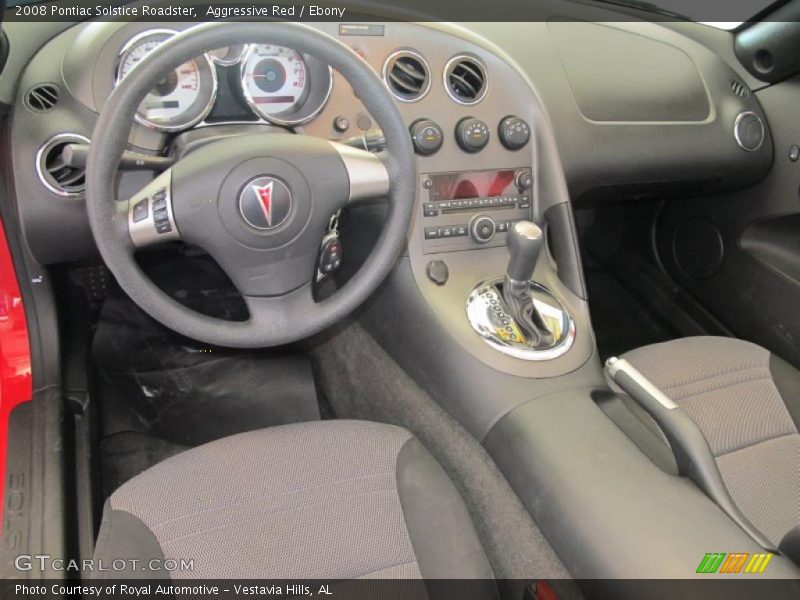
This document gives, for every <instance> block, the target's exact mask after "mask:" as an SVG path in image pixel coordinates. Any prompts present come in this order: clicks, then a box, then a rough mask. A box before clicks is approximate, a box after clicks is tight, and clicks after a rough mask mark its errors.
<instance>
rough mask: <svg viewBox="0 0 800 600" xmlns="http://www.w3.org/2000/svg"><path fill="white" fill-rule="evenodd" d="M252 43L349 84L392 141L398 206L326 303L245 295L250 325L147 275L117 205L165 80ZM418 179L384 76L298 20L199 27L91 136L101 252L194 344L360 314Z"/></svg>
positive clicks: (144, 304)
mask: <svg viewBox="0 0 800 600" xmlns="http://www.w3.org/2000/svg"><path fill="white" fill-rule="evenodd" d="M245 43H269V44H276V45H280V46H286V47H290V48H293V49H295V50H297V51H298V52H301V53H306V54H310V55H313V56H315V57H317V58H319V59H320V60H322V61H324V62H326V63H327V64H329V65H330V66H331V67H333V68H334V69H335V70H337V71H338V72H339V73H341V74H342V76H344V78H345V79H347V81H348V82H349V83H350V85H351V86H352V88H353V90H354V91H355V93H356V95H357V96H358V98H359V99H360V100H361V101H362V102H363V104H364V106H365V107H366V108H367V110H368V111H369V113H370V114H371V116H372V117H373V118H374V119H375V120H376V121H377V123H378V124H379V125H380V127H381V129H382V130H383V133H384V135H385V137H386V144H387V147H386V150H385V151H384V152H383V153H382V155H381V159H382V161H383V164H384V165H385V168H386V171H387V172H388V177H389V190H388V193H387V198H388V201H389V210H388V215H387V219H386V221H385V224H384V227H383V230H382V232H381V235H380V237H379V239H378V241H377V243H376V245H375V247H374V249H373V251H372V253H371V254H370V256H369V257H368V258H367V260H366V261H365V263H364V264H363V265H362V266H361V268H360V270H359V271H358V272H357V273H356V274H355V275H354V276H353V278H352V279H351V280H350V281H349V282H348V283H347V284H346V285H345V286H344V287H343V288H342V289H340V290H338V291H337V292H336V293H334V294H333V295H332V296H330V297H329V298H327V299H325V300H323V301H321V302H313V300H312V301H309V299H310V297H311V294H310V283H309V284H308V285H304V286H303V287H301V288H299V289H297V290H293V291H291V292H289V293H286V294H284V295H280V296H278V297H269V298H267V297H259V298H249V297H247V296H245V301H246V302H247V305H248V308H249V310H250V315H251V316H250V319H249V320H247V321H226V320H222V319H216V318H213V317H209V316H206V315H203V314H200V313H198V312H195V311H193V310H191V309H189V308H187V307H185V306H183V305H182V304H180V303H178V302H176V301H175V300H173V299H172V298H171V297H169V296H168V295H167V294H166V293H164V292H163V291H162V290H161V289H159V288H158V287H157V286H156V285H155V284H154V283H153V282H152V281H151V280H150V279H149V278H148V277H147V275H146V274H145V273H144V272H143V271H142V270H141V268H140V267H139V266H138V264H137V262H136V260H135V257H134V253H135V250H136V247H135V246H134V244H133V242H132V240H131V237H130V233H129V230H128V201H127V200H125V201H117V200H116V195H115V178H116V174H117V167H118V164H119V160H120V158H121V156H122V152H123V151H124V150H125V149H126V147H127V143H128V137H129V135H130V130H131V127H132V125H133V123H134V115H135V114H136V110H137V108H138V106H139V104H140V102H141V101H142V100H143V99H144V98H145V96H146V95H147V93H148V92H149V91H150V90H151V89H152V88H153V87H154V86H155V85H156V83H157V82H158V81H159V80H160V78H161V77H163V74H164V73H166V72H169V71H170V70H172V69H175V68H177V67H178V66H180V65H181V64H183V63H184V62H186V61H188V60H190V59H193V58H195V57H197V56H199V55H201V54H203V53H204V52H205V51H207V50H208V49H209V48H218V47H224V46H229V45H235V44H245ZM190 156H191V155H190ZM181 162H182V161H181ZM415 182H416V165H415V160H414V152H413V148H412V145H411V141H410V137H409V135H408V131H407V128H406V125H405V122H404V120H403V118H402V116H401V114H400V111H399V110H398V108H397V106H396V104H395V102H394V100H393V98H392V96H391V94H390V93H389V91H388V90H387V88H386V87H385V86H384V85H383V82H382V81H381V79H380V78H379V77H378V75H377V74H376V73H375V72H374V71H373V69H372V68H371V67H370V66H369V65H368V64H367V63H366V62H365V61H364V60H363V59H361V58H360V57H359V56H358V55H357V54H356V53H355V52H353V51H352V50H351V49H350V48H348V47H347V46H345V45H344V44H342V43H341V42H340V41H338V40H337V39H335V38H333V37H331V36H330V35H328V34H326V33H323V32H321V31H319V30H317V29H314V28H312V27H309V26H307V25H303V24H299V23H283V22H270V23H257V22H244V23H208V24H203V25H198V26H194V27H191V28H190V29H187V30H185V31H184V32H182V33H179V34H177V35H176V36H174V37H173V38H171V39H170V40H168V41H166V42H164V43H163V44H161V45H160V46H159V47H158V48H156V49H155V50H154V51H153V52H152V53H150V54H149V55H148V56H147V57H146V58H144V59H143V60H142V61H141V63H139V64H138V65H137V66H136V68H135V69H132V70H131V72H130V73H129V74H128V75H127V76H126V77H125V78H124V79H123V80H122V81H121V82H120V83H119V84H118V85H117V87H116V88H115V89H114V91H113V93H112V94H111V96H110V97H109V99H108V101H107V102H106V104H105V106H104V107H103V109H102V111H101V114H100V116H99V118H98V120H97V123H96V125H95V128H94V132H93V134H92V144H91V149H90V152H89V157H88V165H87V177H86V209H87V212H88V216H89V223H90V225H91V229H92V233H93V235H94V238H95V241H96V244H97V247H98V250H99V252H100V255H101V256H102V258H103V260H104V261H105V263H106V265H107V266H108V268H109V270H110V271H111V272H112V274H113V275H114V276H115V278H116V280H117V282H118V283H119V285H120V287H121V288H122V289H123V290H124V291H125V292H126V293H127V294H128V295H129V296H130V297H131V298H132V299H133V301H134V302H135V303H136V304H137V305H138V306H139V307H140V308H142V310H144V311H145V312H147V313H148V314H149V315H150V316H152V317H153V318H155V319H156V320H158V321H159V322H161V323H162V324H164V325H165V326H167V327H169V328H171V329H173V330H175V331H177V332H179V333H181V334H183V335H186V336H188V337H190V338H193V339H197V340H200V341H203V342H206V343H209V344H213V345H218V346H230V347H238V348H259V347H270V346H277V345H282V344H286V343H289V342H293V341H297V340H299V339H303V338H305V337H308V336H310V335H313V334H315V333H318V332H320V331H322V330H323V329H325V328H327V327H329V326H331V325H333V324H334V323H335V322H337V321H339V320H341V319H342V318H343V317H345V316H346V315H348V314H349V313H350V312H352V311H353V310H354V309H355V308H357V307H358V306H359V305H360V304H362V303H363V302H364V301H365V300H366V299H367V298H368V297H369V295H370V294H372V292H374V291H375V290H376V289H377V288H378V286H379V285H380V284H381V282H382V281H383V280H384V279H385V277H386V276H387V275H388V274H389V272H390V270H391V269H392V267H393V266H394V265H395V263H396V261H397V258H398V256H399V255H400V253H401V251H402V249H403V247H404V244H405V242H406V236H407V232H408V228H409V224H410V222H411V217H412V213H413V204H414V193H415Z"/></svg>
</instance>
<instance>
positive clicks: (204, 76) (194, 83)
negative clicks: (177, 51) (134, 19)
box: [117, 29, 217, 131]
mask: <svg viewBox="0 0 800 600" xmlns="http://www.w3.org/2000/svg"><path fill="white" fill-rule="evenodd" d="M173 35H175V32H174V31H172V30H169V29H153V30H149V31H145V32H143V33H141V34H139V35H137V36H135V37H133V38H132V39H131V40H130V41H129V42H128V43H127V44H126V45H125V47H124V48H123V49H122V51H121V53H120V58H119V63H118V65H117V82H119V81H121V80H122V79H123V78H124V77H125V75H127V74H128V73H129V72H130V70H131V69H133V68H134V67H136V65H137V64H138V63H139V62H140V61H141V60H142V59H143V58H144V57H145V56H147V55H148V54H149V53H150V52H152V51H153V50H155V49H156V48H157V47H158V46H159V45H160V44H162V43H163V42H164V41H166V40H167V39H169V38H170V37H172V36H173ZM216 96H217V76H216V72H215V69H214V65H213V64H212V63H211V60H210V59H209V58H208V57H207V56H206V55H202V56H199V57H197V58H195V59H192V60H190V61H187V62H185V63H183V64H182V65H181V66H180V67H178V68H177V69H175V70H174V71H171V72H170V73H167V74H166V75H165V76H164V78H163V79H162V80H161V81H159V82H158V84H157V85H156V87H155V88H153V90H152V91H151V92H150V93H149V94H147V96H146V97H145V99H144V100H143V101H142V103H141V104H140V105H139V108H138V110H137V111H136V119H137V120H138V121H139V122H141V123H143V124H145V125H148V126H150V127H154V128H156V129H160V130H161V131H179V130H181V129H186V128H188V127H191V126H192V125H194V124H196V123H198V122H200V121H202V120H203V119H204V118H205V117H206V115H208V113H209V111H210V110H211V107H212V106H213V104H214V99H215V98H216Z"/></svg>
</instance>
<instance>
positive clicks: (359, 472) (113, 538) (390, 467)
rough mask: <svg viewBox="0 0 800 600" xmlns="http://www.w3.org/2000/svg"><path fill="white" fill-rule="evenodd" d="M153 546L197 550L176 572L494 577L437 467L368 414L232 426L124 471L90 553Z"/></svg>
mask: <svg viewBox="0 0 800 600" xmlns="http://www.w3.org/2000/svg"><path fill="white" fill-rule="evenodd" d="M148 556H149V557H152V558H162V557H163V558H167V559H176V560H178V561H180V560H181V559H184V560H193V566H194V569H193V570H185V571H180V570H178V571H174V572H173V573H172V574H171V576H172V577H173V578H242V579H246V578H271V579H282V578H285V579H301V578H323V579H355V578H364V577H370V578H374V577H379V578H416V577H420V576H422V577H425V578H481V579H491V578H492V571H491V568H490V566H489V564H488V561H487V559H486V557H485V555H484V553H483V549H482V547H481V545H480V542H479V540H478V538H477V535H476V533H475V530H474V528H473V525H472V521H471V519H470V517H469V514H468V512H467V509H466V507H465V505H464V503H463V501H462V500H461V497H460V496H459V494H458V492H457V491H456V489H455V487H454V486H453V484H452V482H451V481H450V480H449V479H448V477H447V476H446V474H445V473H444V471H443V470H442V468H441V467H440V466H439V464H438V463H437V462H436V461H435V460H434V459H433V457H431V455H430V454H429V453H428V452H427V451H426V450H425V448H424V447H423V446H422V445H421V444H420V443H419V442H418V441H417V440H416V439H415V438H414V437H413V436H412V435H411V434H410V433H409V432H408V431H406V430H404V429H401V428H399V427H394V426H391V425H382V424H377V423H368V422H362V421H323V422H312V423H302V424H296V425H287V426H282V427H274V428H269V429H264V430H259V431H253V432H249V433H243V434H240V435H235V436H232V437H228V438H224V439H221V440H218V441H215V442H212V443H209V444H206V445H204V446H200V447H198V448H194V449H192V450H189V451H186V452H183V453H182V454H179V455H177V456H174V457H172V458H170V459H168V460H166V461H164V462H162V463H160V464H158V465H156V466H154V467H152V468H151V469H149V470H147V471H145V472H144V473H142V474H141V475H139V476H137V477H135V478H133V479H132V480H130V481H128V482H127V483H125V484H124V485H123V486H122V487H120V488H119V489H118V490H117V491H116V492H114V494H112V495H111V497H110V498H109V500H108V501H107V503H106V507H105V512H104V516H103V522H102V525H101V531H100V534H99V536H98V542H97V547H96V551H95V557H96V558H102V559H103V560H104V562H106V563H107V564H108V563H110V561H111V560H113V559H114V558H131V557H139V558H146V557H148ZM114 575H115V576H122V577H132V576H142V575H141V574H140V573H136V572H122V573H118V572H115V573H114ZM147 576H149V577H153V573H149V574H147Z"/></svg>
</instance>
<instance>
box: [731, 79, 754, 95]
mask: <svg viewBox="0 0 800 600" xmlns="http://www.w3.org/2000/svg"><path fill="white" fill-rule="evenodd" d="M731 91H732V92H733V93H734V94H736V95H737V96H739V97H740V98H747V97H748V96H749V95H750V90H748V89H747V87H745V85H744V84H743V83H741V82H739V81H736V80H735V79H732V80H731Z"/></svg>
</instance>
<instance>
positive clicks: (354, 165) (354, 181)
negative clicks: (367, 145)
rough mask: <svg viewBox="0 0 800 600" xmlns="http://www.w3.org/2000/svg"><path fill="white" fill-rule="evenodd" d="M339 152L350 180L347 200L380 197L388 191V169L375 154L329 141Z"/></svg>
mask: <svg viewBox="0 0 800 600" xmlns="http://www.w3.org/2000/svg"><path fill="white" fill-rule="evenodd" d="M329 143H330V145H331V146H333V148H334V149H335V150H336V152H338V153H339V156H340V157H341V159H342V162H343V163H344V167H345V169H347V175H348V178H349V180H350V195H349V196H348V202H354V201H356V200H364V199H367V198H380V197H382V196H385V195H386V194H387V193H388V192H389V187H390V181H389V171H388V170H387V169H386V165H384V164H383V161H382V160H381V159H380V157H379V156H378V155H377V154H373V153H372V152H368V151H366V150H360V149H358V148H353V147H352V146H347V145H345V144H339V143H336V142H329Z"/></svg>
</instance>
